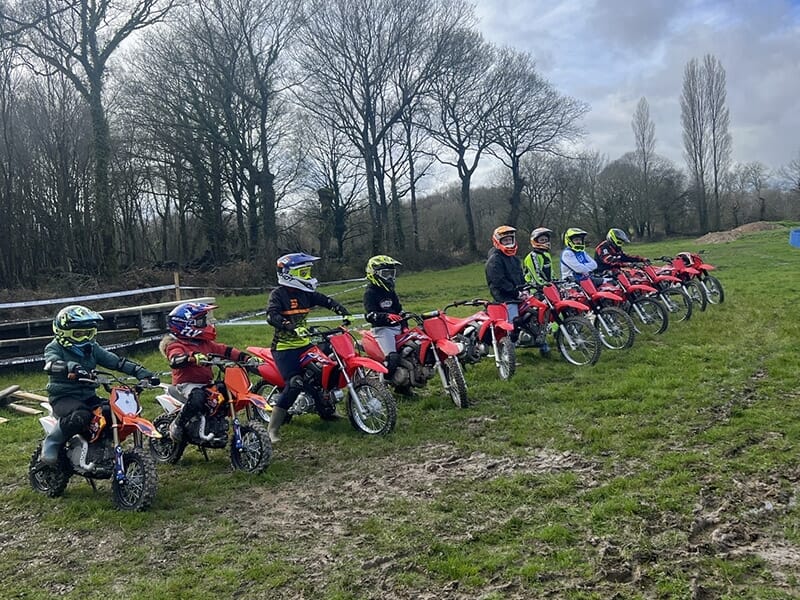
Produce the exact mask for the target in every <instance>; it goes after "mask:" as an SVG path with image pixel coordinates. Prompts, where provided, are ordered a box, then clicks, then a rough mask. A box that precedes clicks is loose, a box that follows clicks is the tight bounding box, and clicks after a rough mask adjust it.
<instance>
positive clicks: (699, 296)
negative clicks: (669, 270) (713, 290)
mask: <svg viewBox="0 0 800 600" xmlns="http://www.w3.org/2000/svg"><path fill="white" fill-rule="evenodd" d="M683 289H684V290H686V293H687V294H689V298H691V299H692V304H693V305H695V306H697V307H698V308H699V309H700V310H701V311H704V310H705V309H706V306H708V300H707V299H706V293H705V291H703V286H702V285H701V284H700V282H699V281H697V279H689V280H688V281H684V282H683Z"/></svg>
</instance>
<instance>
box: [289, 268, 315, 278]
mask: <svg viewBox="0 0 800 600" xmlns="http://www.w3.org/2000/svg"><path fill="white" fill-rule="evenodd" d="M289 275H292V276H293V277H297V278H298V279H311V265H306V266H304V267H296V268H294V269H289Z"/></svg>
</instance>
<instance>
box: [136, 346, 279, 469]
mask: <svg viewBox="0 0 800 600" xmlns="http://www.w3.org/2000/svg"><path fill="white" fill-rule="evenodd" d="M200 364H204V365H209V366H211V367H215V368H216V370H217V377H216V378H215V382H214V383H213V384H211V385H209V386H208V387H207V394H206V404H205V406H204V410H203V411H201V412H200V414H197V415H193V416H192V417H191V419H189V421H188V422H187V423H186V424H185V425H184V431H183V439H182V440H181V441H180V442H175V441H174V440H173V439H172V438H171V437H170V435H169V426H170V425H171V424H172V422H173V421H174V420H175V419H176V418H177V416H178V413H179V412H180V410H181V408H182V407H183V405H184V404H185V403H186V398H185V397H184V396H183V395H182V394H181V393H180V392H179V391H178V388H177V387H175V386H174V385H167V384H162V385H161V387H162V389H163V390H164V393H163V394H160V395H159V396H157V397H156V401H157V402H158V404H159V405H160V406H161V408H162V409H163V410H164V414H162V415H159V416H158V417H156V418H155V421H154V422H153V424H154V425H155V427H156V429H158V431H159V432H160V433H161V437H160V438H158V439H152V440H150V451H151V452H152V454H153V456H154V457H155V459H156V461H158V462H162V463H170V464H175V463H177V462H178V461H179V460H180V459H181V456H183V452H184V450H186V446H188V445H193V446H197V448H198V449H199V450H200V452H201V453H202V454H203V456H204V457H205V459H206V460H208V453H207V449H208V448H224V447H225V446H227V445H228V444H230V460H231V465H232V466H233V468H234V469H236V470H237V471H244V472H246V473H261V472H262V471H264V469H266V468H267V467H268V466H269V463H270V460H271V459H272V443H271V442H270V439H269V435H268V433H267V430H266V428H265V427H264V426H263V425H262V424H261V423H259V422H257V421H255V420H254V419H253V414H254V411H256V410H258V409H266V407H267V402H266V400H265V399H264V398H263V397H262V396H260V395H258V394H257V393H254V392H251V391H250V378H249V377H248V376H247V368H248V367H246V366H245V365H243V364H240V363H236V362H233V361H230V360H228V359H226V358H223V357H220V356H213V355H210V356H209V357H208V359H207V360H205V361H202V362H201V363H200ZM242 411H245V414H246V416H247V422H245V423H242V422H241V420H240V419H239V413H240V412H242Z"/></svg>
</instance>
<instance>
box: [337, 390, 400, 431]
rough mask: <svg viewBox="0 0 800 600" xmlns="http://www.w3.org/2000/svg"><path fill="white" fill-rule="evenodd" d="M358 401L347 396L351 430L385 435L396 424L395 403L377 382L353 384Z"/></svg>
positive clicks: (388, 392) (389, 393)
mask: <svg viewBox="0 0 800 600" xmlns="http://www.w3.org/2000/svg"><path fill="white" fill-rule="evenodd" d="M353 387H354V388H355V390H356V394H358V401H356V400H355V399H354V398H352V397H351V396H350V395H348V396H347V416H348V417H349V418H350V424H351V425H352V426H353V428H355V429H357V430H358V431H360V432H362V433H366V434H368V435H386V434H387V433H389V432H390V431H393V430H394V426H395V424H396V423H397V401H396V400H395V399H394V396H392V394H391V392H390V391H389V390H388V389H386V386H385V385H384V384H382V383H380V382H379V381H374V380H373V381H369V380H364V381H362V382H359V383H355V382H354V383H353Z"/></svg>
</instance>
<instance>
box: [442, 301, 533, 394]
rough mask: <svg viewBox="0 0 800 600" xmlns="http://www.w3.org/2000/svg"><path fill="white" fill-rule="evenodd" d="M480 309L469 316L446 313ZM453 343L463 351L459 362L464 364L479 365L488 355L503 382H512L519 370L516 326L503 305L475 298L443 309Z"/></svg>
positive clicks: (454, 303)
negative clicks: (469, 308) (456, 309)
mask: <svg viewBox="0 0 800 600" xmlns="http://www.w3.org/2000/svg"><path fill="white" fill-rule="evenodd" d="M459 306H479V307H481V310H479V311H478V312H476V313H474V314H472V315H469V316H467V317H454V316H451V315H448V314H447V310H448V309H449V308H456V307H459ZM442 316H443V317H444V320H445V322H446V323H447V328H448V330H449V332H450V337H451V338H452V340H453V341H454V342H456V343H458V344H461V346H462V348H463V350H462V351H461V353H460V354H459V355H458V360H459V361H461V363H462V364H463V365H467V364H475V363H477V362H480V361H481V359H483V357H485V356H489V355H490V352H491V356H492V357H493V358H494V365H495V367H497V372H498V374H499V375H500V379H503V380H509V379H511V377H513V376H514V372H515V371H516V369H517V350H516V347H515V346H514V341H513V340H512V339H511V332H512V331H514V326H513V325H512V324H511V323H509V322H508V309H507V308H506V305H505V304H503V303H502V302H489V301H488V300H481V299H479V298H476V299H474V300H459V301H457V302H453V303H452V304H448V305H447V306H445V307H444V308H443V309H442Z"/></svg>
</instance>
